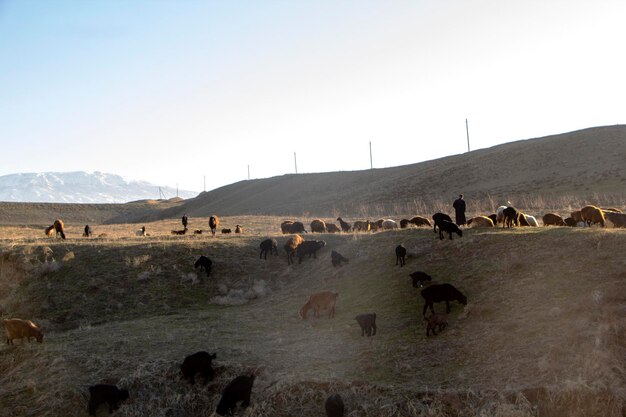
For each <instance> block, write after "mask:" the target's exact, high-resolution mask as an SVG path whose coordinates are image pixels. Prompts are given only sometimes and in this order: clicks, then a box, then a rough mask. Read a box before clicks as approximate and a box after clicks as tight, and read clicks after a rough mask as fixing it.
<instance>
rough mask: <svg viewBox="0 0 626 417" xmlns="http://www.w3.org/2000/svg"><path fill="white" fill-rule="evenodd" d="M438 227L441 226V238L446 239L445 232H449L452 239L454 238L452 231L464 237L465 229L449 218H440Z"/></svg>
mask: <svg viewBox="0 0 626 417" xmlns="http://www.w3.org/2000/svg"><path fill="white" fill-rule="evenodd" d="M437 227H439V239H441V240H443V239H444V237H443V234H444V232H446V233H448V236H449V237H450V240H452V233H456V234H457V235H459V237H463V231H462V230H461V229H460V228H459V226H457V225H456V224H454V223H452V222H449V221H447V220H440V221H439V222H438V223H437Z"/></svg>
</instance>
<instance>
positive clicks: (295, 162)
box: [293, 152, 298, 174]
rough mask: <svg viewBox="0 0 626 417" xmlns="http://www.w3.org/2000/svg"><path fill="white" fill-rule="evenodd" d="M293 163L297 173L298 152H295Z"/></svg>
mask: <svg viewBox="0 0 626 417" xmlns="http://www.w3.org/2000/svg"><path fill="white" fill-rule="evenodd" d="M293 164H294V166H295V167H296V174H297V173H298V160H297V159H296V153H295V152H294V153H293Z"/></svg>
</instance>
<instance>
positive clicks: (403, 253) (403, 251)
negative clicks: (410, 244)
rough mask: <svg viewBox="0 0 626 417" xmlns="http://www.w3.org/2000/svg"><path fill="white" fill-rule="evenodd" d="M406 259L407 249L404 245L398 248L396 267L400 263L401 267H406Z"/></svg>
mask: <svg viewBox="0 0 626 417" xmlns="http://www.w3.org/2000/svg"><path fill="white" fill-rule="evenodd" d="M405 258H406V248H405V247H404V246H402V245H398V246H396V265H398V262H400V266H401V267H402V266H404V264H405V263H406V261H405Z"/></svg>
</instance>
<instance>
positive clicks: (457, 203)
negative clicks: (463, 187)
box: [452, 194, 467, 226]
mask: <svg viewBox="0 0 626 417" xmlns="http://www.w3.org/2000/svg"><path fill="white" fill-rule="evenodd" d="M452 207H454V213H455V214H456V224H457V226H460V225H462V224H465V223H467V221H466V220H465V200H463V194H459V198H457V199H456V200H454V203H452Z"/></svg>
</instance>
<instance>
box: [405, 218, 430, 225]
mask: <svg viewBox="0 0 626 417" xmlns="http://www.w3.org/2000/svg"><path fill="white" fill-rule="evenodd" d="M409 222H411V223H413V224H414V225H416V226H417V227H420V226H428V227H430V226H432V223H431V222H430V220H428V219H427V218H426V217H422V216H415V217H412V218H411V220H409Z"/></svg>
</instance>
